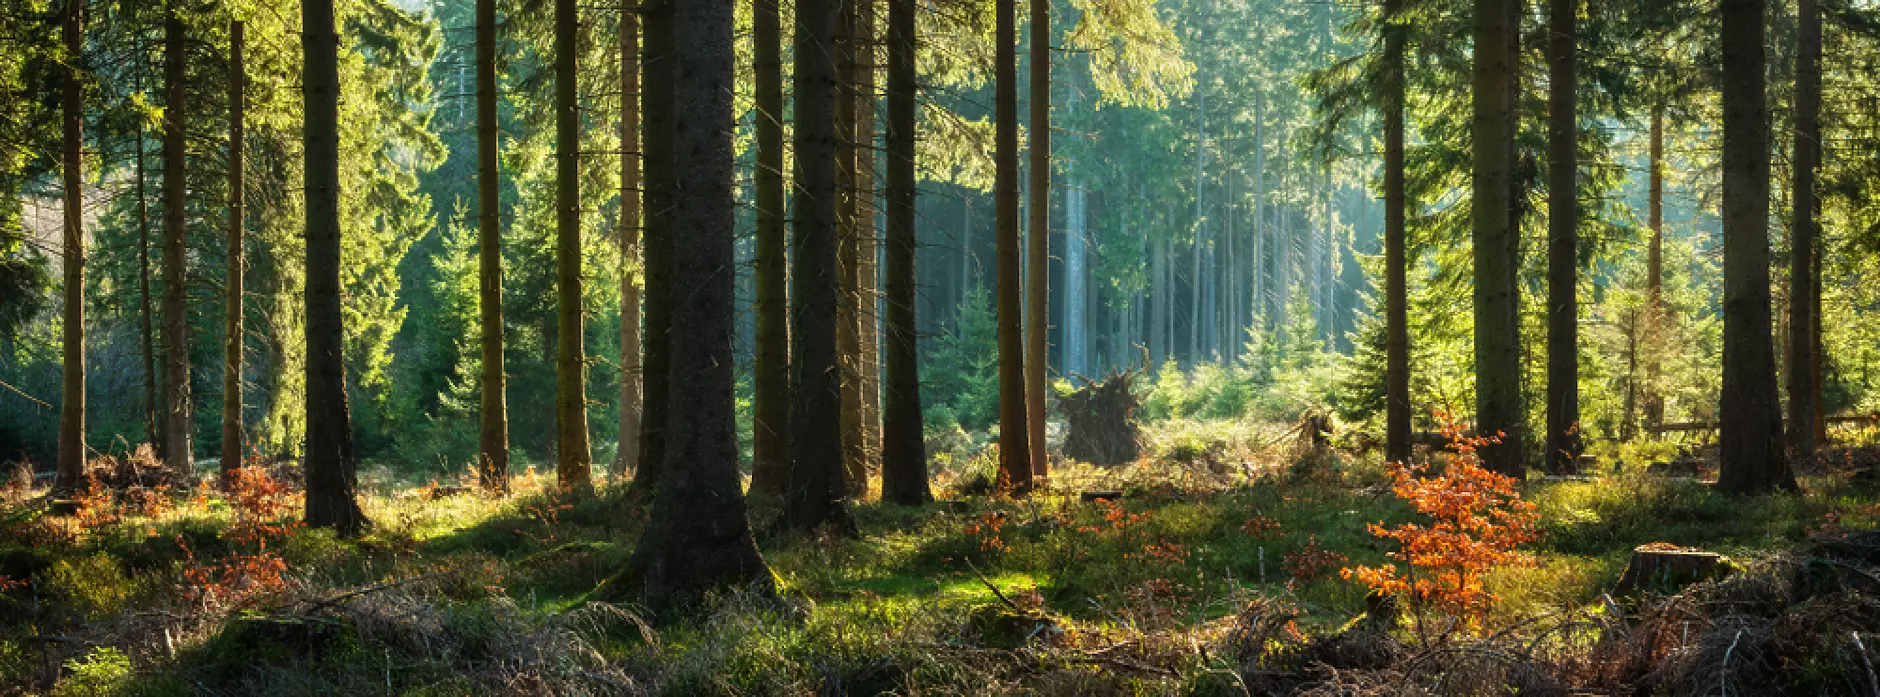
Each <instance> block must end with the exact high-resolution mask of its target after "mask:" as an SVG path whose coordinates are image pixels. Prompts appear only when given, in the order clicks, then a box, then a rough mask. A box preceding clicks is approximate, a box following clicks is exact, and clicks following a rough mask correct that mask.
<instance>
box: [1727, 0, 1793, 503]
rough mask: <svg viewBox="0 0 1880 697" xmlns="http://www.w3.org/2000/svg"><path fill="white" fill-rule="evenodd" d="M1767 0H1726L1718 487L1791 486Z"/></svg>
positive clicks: (1766, 488) (1763, 488)
mask: <svg viewBox="0 0 1880 697" xmlns="http://www.w3.org/2000/svg"><path fill="white" fill-rule="evenodd" d="M1764 4H1765V3H1764V0H1722V2H1721V4H1720V5H1719V10H1720V12H1721V13H1722V15H1723V16H1722V20H1723V31H1722V36H1721V39H1722V41H1723V394H1722V399H1721V408H1720V410H1719V411H1720V414H1719V416H1720V417H1721V418H1720V422H1721V423H1720V429H1719V430H1720V431H1721V434H1720V439H1721V440H1720V443H1719V445H1720V446H1721V447H1720V450H1719V462H1718V476H1717V488H1718V489H1721V490H1723V491H1726V492H1731V493H1762V492H1768V491H1774V490H1777V489H1794V488H1795V475H1794V474H1793V473H1792V472H1790V470H1789V463H1788V460H1787V459H1785V458H1784V457H1783V453H1782V412H1781V404H1780V403H1779V402H1778V401H1777V398H1776V361H1775V347H1774V345H1773V343H1772V339H1771V334H1770V331H1771V328H1770V299H1769V233H1768V230H1769V119H1768V116H1769V114H1768V96H1767V95H1766V94H1765V93H1764V73H1763V70H1764V67H1765V66H1764V51H1765V49H1764V47H1763V38H1764V37H1763V11H1764Z"/></svg>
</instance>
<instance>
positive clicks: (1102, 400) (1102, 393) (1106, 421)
mask: <svg viewBox="0 0 1880 697" xmlns="http://www.w3.org/2000/svg"><path fill="white" fill-rule="evenodd" d="M1075 377H1076V378H1077V379H1079V380H1082V381H1083V383H1084V386H1083V387H1080V388H1078V389H1077V391H1075V392H1072V393H1070V394H1068V395H1065V396H1063V397H1061V398H1059V399H1058V409H1059V410H1060V411H1062V412H1063V413H1064V420H1065V421H1066V422H1068V423H1069V425H1070V430H1069V433H1068V434H1066V435H1065V438H1064V456H1065V457H1067V458H1070V459H1072V460H1077V461H1079V462H1088V463H1090V464H1093V465H1120V464H1123V463H1126V462H1134V461H1135V460H1136V458H1137V457H1139V456H1141V454H1142V427H1141V424H1138V423H1137V422H1136V410H1137V409H1138V408H1139V407H1141V404H1139V403H1138V402H1137V401H1136V393H1135V392H1134V391H1133V389H1132V383H1134V382H1135V378H1136V371H1133V370H1132V371H1126V372H1116V371H1110V375H1109V377H1107V378H1104V379H1103V381H1102V382H1091V381H1090V380H1089V379H1088V378H1085V377H1083V376H1081V375H1077V376H1075Z"/></svg>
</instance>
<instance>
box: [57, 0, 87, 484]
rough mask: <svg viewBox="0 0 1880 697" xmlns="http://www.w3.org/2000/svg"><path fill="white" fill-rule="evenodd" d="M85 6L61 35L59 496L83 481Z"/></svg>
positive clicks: (69, 1)
mask: <svg viewBox="0 0 1880 697" xmlns="http://www.w3.org/2000/svg"><path fill="white" fill-rule="evenodd" d="M83 11H84V3H83V2H82V0H66V3H65V9H64V15H65V16H64V17H62V18H61V21H60V25H61V26H60V33H61V34H62V38H63V39H64V43H65V75H64V78H65V79H64V83H65V84H64V88H63V90H61V93H60V95H59V111H60V114H59V116H60V117H61V120H62V121H63V122H64V133H63V134H62V137H61V139H60V147H61V151H62V152H61V163H60V169H61V170H63V171H62V172H61V175H62V177H63V180H64V181H63V184H64V187H65V191H64V194H65V238H64V240H63V241H62V244H61V247H62V248H61V249H60V250H59V251H60V257H61V258H62V259H63V262H64V264H63V266H64V272H65V277H64V285H65V316H64V319H63V320H61V322H60V324H61V325H62V328H63V332H62V335H61V338H60V343H61V347H60V348H61V349H62V354H63V355H62V356H61V362H62V364H63V368H64V378H63V381H62V385H61V387H62V393H61V395H60V401H59V463H58V471H57V475H56V477H55V478H54V479H53V482H52V489H53V491H55V492H59V493H60V494H61V495H63V494H65V493H68V492H71V491H74V490H76V489H78V487H79V483H80V482H79V480H81V479H84V478H85V177H84V174H83V171H82V170H81V169H80V168H81V167H82V166H83V165H84V143H83V139H84V137H85V135H84V123H85V121H84V113H83V111H82V110H83V109H84V100H83V96H82V95H81V94H80V93H79V89H80V85H79V75H78V64H79V62H80V61H81V60H83V58H82V57H83V55H84V48H85V43H84V42H85V29H84V26H83V22H84V16H83V14H82V13H83Z"/></svg>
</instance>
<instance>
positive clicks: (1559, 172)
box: [1547, 0, 1582, 474]
mask: <svg viewBox="0 0 1880 697" xmlns="http://www.w3.org/2000/svg"><path fill="white" fill-rule="evenodd" d="M1551 5H1552V9H1551V13H1552V14H1551V17H1550V19H1549V25H1550V30H1551V31H1549V32H1548V42H1547V47H1548V51H1547V52H1548V58H1549V59H1550V60H1549V63H1550V65H1549V73H1550V74H1549V75H1548V79H1547V80H1548V85H1549V87H1548V109H1547V112H1548V113H1547V117H1548V122H1549V123H1548V126H1549V127H1548V131H1549V133H1548V146H1547V147H1548V157H1547V163H1548V165H1547V166H1548V182H1547V221H1548V236H1547V471H1549V472H1552V473H1554V474H1573V473H1575V472H1578V471H1579V461H1580V450H1581V447H1582V445H1581V440H1580V343H1579V337H1580V317H1579V314H1580V303H1579V292H1578V286H1579V267H1580V235H1579V216H1580V211H1579V200H1578V193H1579V177H1578V175H1579V136H1580V131H1579V112H1578V105H1577V104H1576V101H1575V94H1576V91H1577V87H1578V80H1579V77H1578V76H1579V70H1578V67H1577V63H1578V56H1576V55H1575V53H1576V51H1577V50H1578V46H1577V41H1578V36H1579V30H1578V24H1579V5H1580V3H1579V0H1551Z"/></svg>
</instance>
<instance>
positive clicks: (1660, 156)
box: [1641, 104, 1665, 433]
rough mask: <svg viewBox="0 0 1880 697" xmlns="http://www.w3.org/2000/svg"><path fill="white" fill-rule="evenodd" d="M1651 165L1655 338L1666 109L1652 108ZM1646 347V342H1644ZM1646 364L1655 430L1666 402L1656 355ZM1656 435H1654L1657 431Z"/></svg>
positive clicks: (1660, 317) (1649, 258) (1650, 280)
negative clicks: (1661, 389)
mask: <svg viewBox="0 0 1880 697" xmlns="http://www.w3.org/2000/svg"><path fill="white" fill-rule="evenodd" d="M1650 157H1651V165H1650V170H1651V174H1650V178H1651V181H1650V184H1649V187H1650V193H1649V194H1648V195H1649V197H1650V202H1649V204H1648V208H1649V211H1648V216H1649V221H1650V226H1651V248H1650V250H1649V251H1648V252H1647V254H1646V270H1645V273H1646V278H1645V288H1646V312H1647V313H1648V315H1647V316H1648V317H1650V318H1651V323H1650V324H1649V325H1648V326H1649V327H1650V329H1651V330H1652V332H1653V333H1654V334H1656V335H1659V336H1662V335H1663V330H1664V328H1663V326H1661V325H1662V323H1663V321H1664V319H1665V301H1664V276H1665V274H1664V269H1665V264H1664V258H1665V251H1664V250H1665V231H1664V221H1665V216H1664V212H1665V208H1664V201H1665V108H1664V106H1663V105H1658V104H1654V105H1652V126H1651V152H1650ZM1641 343H1643V342H1641ZM1653 356H1654V357H1653V358H1652V359H1650V360H1648V361H1646V363H1645V385H1646V387H1647V392H1646V396H1645V421H1646V422H1647V423H1649V424H1650V425H1651V426H1652V427H1654V428H1656V427H1657V426H1658V425H1659V424H1661V423H1664V420H1665V401H1664V398H1663V397H1662V396H1660V395H1659V394H1658V391H1659V390H1658V359H1657V358H1656V354H1655V353H1654V354H1653ZM1654 433H1655V431H1654Z"/></svg>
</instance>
